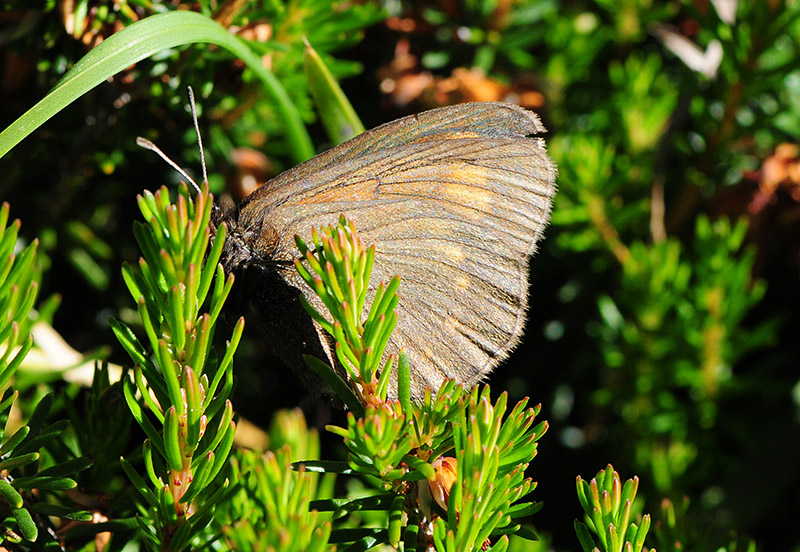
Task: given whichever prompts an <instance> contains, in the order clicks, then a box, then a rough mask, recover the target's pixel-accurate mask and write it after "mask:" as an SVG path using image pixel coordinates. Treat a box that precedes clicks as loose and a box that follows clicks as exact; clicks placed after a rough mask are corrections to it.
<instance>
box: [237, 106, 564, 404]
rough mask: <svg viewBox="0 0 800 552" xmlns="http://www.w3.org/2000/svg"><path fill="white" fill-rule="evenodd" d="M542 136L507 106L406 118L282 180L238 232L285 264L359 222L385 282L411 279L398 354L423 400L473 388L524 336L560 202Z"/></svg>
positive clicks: (393, 346) (249, 211)
mask: <svg viewBox="0 0 800 552" xmlns="http://www.w3.org/2000/svg"><path fill="white" fill-rule="evenodd" d="M542 132H544V128H543V127H542V126H541V124H540V122H539V120H538V118H537V117H536V115H535V114H533V113H531V112H529V111H526V110H524V109H521V108H518V107H516V106H511V105H507V104H499V103H474V104H462V105H458V106H452V107H447V108H442V109H436V110H432V111H429V112H425V113H422V114H420V115H416V116H412V117H406V118H404V119H400V120H398V121H394V122H392V123H388V124H387V125H383V126H381V127H378V128H377V129H375V130H372V131H369V132H366V133H364V134H362V135H360V136H358V137H356V138H354V139H353V140H351V141H349V142H346V143H344V144H342V145H340V146H338V147H336V148H333V149H332V150H330V151H328V152H326V153H323V154H321V155H320V156H317V157H316V158H314V159H312V160H311V161H309V162H307V163H304V164H302V165H299V166H298V167H296V168H295V169H292V170H289V171H287V172H285V173H283V174H281V175H280V176H278V177H277V178H276V179H274V180H273V181H270V182H269V183H267V184H266V185H265V186H264V187H262V188H260V189H259V190H257V191H256V192H254V193H253V194H252V195H251V196H250V197H248V198H247V199H246V200H245V202H244V204H243V207H242V208H241V212H240V217H239V225H240V226H241V225H244V226H247V227H250V228H265V227H270V228H271V229H272V232H273V233H274V234H275V235H276V236H277V237H278V241H277V245H276V248H277V249H276V250H275V252H274V258H275V259H278V260H284V259H291V258H293V256H294V255H296V252H295V247H294V241H293V236H294V235H295V234H299V235H300V236H302V237H303V238H304V239H306V240H308V239H309V233H310V232H309V231H310V227H311V226H312V225H313V226H317V227H319V226H321V225H324V224H331V223H335V222H336V220H337V217H338V215H339V214H340V213H344V214H346V215H347V216H348V217H349V218H350V219H351V220H352V221H353V222H354V223H355V226H356V228H357V229H358V231H359V233H360V235H361V237H362V239H363V240H364V241H365V242H366V243H367V244H375V246H376V250H377V251H376V260H375V266H374V268H373V276H372V281H373V282H374V283H375V284H376V285H377V282H378V281H380V280H384V281H388V280H389V278H391V277H392V276H393V275H399V276H400V278H401V280H402V283H401V286H400V292H399V293H400V302H399V304H398V307H397V313H398V323H397V327H396V329H395V332H394V334H393V336H392V340H391V342H390V345H389V349H390V352H393V351H394V352H396V351H397V350H399V349H400V348H404V349H405V350H406V351H407V353H408V355H409V358H410V364H411V367H412V368H411V369H412V394H413V395H414V396H421V394H422V393H423V392H424V389H425V387H426V386H431V387H433V388H434V389H436V388H437V387H438V385H439V384H440V383H441V381H442V379H443V378H444V377H452V378H456V379H457V380H458V381H459V382H461V383H463V384H464V385H465V386H468V387H469V386H472V385H474V384H475V383H476V382H478V381H479V380H480V379H481V378H482V377H484V376H485V375H486V374H487V373H488V372H489V371H491V369H492V368H494V366H496V365H497V364H498V363H499V362H500V361H501V360H502V359H504V358H505V357H506V356H507V355H508V352H509V351H510V349H512V348H513V347H514V346H515V345H516V343H517V342H518V340H519V337H520V334H521V333H522V329H523V325H524V320H525V314H526V310H527V294H528V283H527V273H528V258H529V257H530V255H531V254H532V253H533V252H534V250H535V244H536V242H537V240H538V239H539V238H540V237H541V235H542V231H543V229H544V227H545V225H546V223H547V221H548V219H549V212H550V206H551V201H552V197H553V195H554V193H555V174H556V171H555V167H554V165H553V163H552V162H551V161H550V159H549V157H548V156H547V154H546V151H545V148H544V143H543V141H542V139H541V138H538V137H535V135H537V134H541V133H542ZM532 136H534V137H532ZM285 278H286V279H287V280H288V281H289V282H290V283H292V284H293V285H295V286H297V287H298V288H299V289H303V290H305V285H304V284H302V283H301V282H300V280H299V277H297V276H296V275H295V274H294V273H292V272H291V271H287V273H286V274H285ZM372 292H374V289H373V290H372ZM304 293H305V291H304ZM307 295H310V292H309V293H308V294H307ZM309 298H310V299H313V298H312V297H309ZM320 307H321V305H320Z"/></svg>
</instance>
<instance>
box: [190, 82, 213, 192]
mask: <svg viewBox="0 0 800 552" xmlns="http://www.w3.org/2000/svg"><path fill="white" fill-rule="evenodd" d="M189 105H191V106H192V120H193V121H194V131H195V134H197V146H198V147H199V148H200V164H201V165H202V166H203V184H208V173H207V172H206V154H205V151H203V138H202V136H200V123H198V122H197V106H196V105H195V103H194V90H192V87H191V86H190V87H189Z"/></svg>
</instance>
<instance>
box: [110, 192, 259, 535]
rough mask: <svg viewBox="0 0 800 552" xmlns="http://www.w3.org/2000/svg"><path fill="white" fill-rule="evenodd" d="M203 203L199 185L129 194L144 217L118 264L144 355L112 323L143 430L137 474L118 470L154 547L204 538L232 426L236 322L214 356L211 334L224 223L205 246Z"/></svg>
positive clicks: (207, 214)
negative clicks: (128, 365)
mask: <svg viewBox="0 0 800 552" xmlns="http://www.w3.org/2000/svg"><path fill="white" fill-rule="evenodd" d="M212 202H213V197H212V196H211V194H209V193H208V188H207V186H205V185H204V188H203V190H201V191H200V192H199V193H198V194H197V197H195V198H194V199H193V198H192V197H191V195H190V193H189V190H188V188H187V186H185V185H184V186H182V187H181V189H180V190H179V192H178V197H177V201H175V202H174V203H171V202H170V199H169V192H168V190H167V189H166V188H162V189H160V190H159V191H157V192H156V193H155V194H152V193H150V192H145V193H144V195H142V196H139V208H140V209H141V211H142V215H143V216H144V218H145V221H146V222H145V223H137V224H136V226H135V227H134V233H135V235H136V238H137V241H138V242H139V245H140V247H141V249H142V254H143V257H142V258H141V259H140V260H139V264H138V266H137V267H133V266H129V265H126V266H125V267H124V268H123V276H124V278H125V282H126V283H127V285H128V290H129V291H130V293H131V295H132V296H133V298H134V300H135V301H136V303H137V304H138V307H139V316H140V318H141V322H142V325H143V326H144V329H145V334H146V337H147V341H146V343H147V344H148V348H149V351H148V349H146V348H145V347H144V346H143V345H142V344H141V342H140V341H139V340H138V339H137V338H136V336H135V335H134V333H133V331H132V330H131V329H130V328H128V327H127V326H126V325H124V324H122V323H121V322H118V321H113V322H112V327H113V329H114V333H115V334H116V335H117V338H118V339H119V340H120V343H121V344H122V345H123V347H124V348H125V350H126V351H127V352H128V354H129V355H130V356H131V359H132V360H133V361H134V363H135V365H134V368H133V382H130V381H126V385H125V386H124V392H125V400H126V402H127V403H128V407H129V408H130V410H131V413H132V415H133V416H134V418H135V419H136V421H137V422H138V423H139V425H140V426H141V427H142V429H143V430H144V432H145V434H146V435H147V440H146V441H145V442H144V445H143V455H144V464H145V470H146V476H147V479H146V480H145V479H143V478H142V477H141V476H140V475H139V474H138V473H137V472H136V471H135V469H134V468H133V466H131V465H130V464H129V463H128V462H127V461H125V460H123V468H124V469H125V472H126V473H127V474H128V476H129V477H130V478H131V481H132V482H133V484H134V486H135V487H136V488H137V490H138V491H139V493H140V494H141V496H142V498H143V499H144V504H146V505H147V507H146V508H144V509H143V510H142V515H141V516H140V517H139V518H137V519H138V521H139V523H140V527H141V529H142V532H143V534H144V535H146V536H147V540H146V541H145V542H147V543H148V545H149V546H150V547H151V548H152V549H154V550H165V549H169V550H187V549H190V548H191V547H192V546H196V545H197V544H196V542H198V540H199V541H202V540H203V539H206V540H208V539H210V538H212V537H211V536H210V535H209V534H207V533H206V532H205V531H206V529H207V526H208V524H209V522H210V520H211V518H212V517H213V514H214V508H215V507H216V504H217V501H218V500H219V499H220V496H221V495H222V493H224V492H225V488H226V486H227V482H226V481H220V480H218V476H220V473H221V472H222V470H223V468H224V467H225V466H226V465H227V459H228V455H229V453H230V451H231V447H232V445H233V437H234V433H235V429H236V424H235V423H234V421H233V406H232V404H231V402H230V400H228V396H229V395H230V392H231V389H232V386H233V353H234V351H235V350H236V347H237V345H238V343H239V339H240V338H241V335H242V330H243V327H244V319H240V320H239V321H238V322H237V323H236V325H235V326H234V329H233V335H232V337H231V340H230V342H229V343H228V345H227V348H226V350H225V353H224V355H223V356H222V358H217V357H216V355H215V354H214V353H213V351H212V343H213V337H214V330H215V328H216V324H217V322H218V319H219V316H220V312H221V310H222V305H223V303H224V302H225V298H226V297H227V296H228V293H229V292H230V289H231V286H232V285H233V276H232V275H229V276H227V277H226V276H225V273H224V271H223V269H222V265H220V264H219V258H220V255H221V251H222V244H223V243H224V240H225V232H226V229H225V226H224V225H223V226H220V227H219V228H218V229H217V234H216V237H215V239H214V245H213V247H211V248H210V249H209V243H210V240H211V227H210V224H209V222H210V219H211V210H212V207H213V203H212ZM137 396H138V397H139V398H137ZM151 416H152V417H154V418H155V420H152V419H151ZM193 543H195V544H193Z"/></svg>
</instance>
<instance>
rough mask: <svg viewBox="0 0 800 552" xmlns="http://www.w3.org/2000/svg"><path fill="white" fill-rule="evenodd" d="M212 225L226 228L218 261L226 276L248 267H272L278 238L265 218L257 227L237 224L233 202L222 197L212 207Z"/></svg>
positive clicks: (236, 212)
mask: <svg viewBox="0 0 800 552" xmlns="http://www.w3.org/2000/svg"><path fill="white" fill-rule="evenodd" d="M212 221H213V226H214V228H218V227H219V225H220V224H223V223H224V224H225V225H226V226H227V227H228V235H227V237H226V238H225V244H224V245H223V246H222V259H221V262H222V265H223V266H224V267H225V269H226V270H227V271H228V272H233V273H236V272H239V271H240V270H242V269H244V268H246V267H247V266H249V265H260V266H267V265H271V264H274V255H275V251H276V250H277V248H278V243H279V237H278V234H277V232H276V230H275V228H274V227H273V226H272V225H271V224H269V223H268V222H267V220H266V218H262V220H260V221H258V222H259V223H258V224H248V225H241V224H239V222H238V210H237V208H236V206H235V205H234V203H233V200H231V199H230V197H227V196H223V198H222V200H221V201H220V202H219V204H218V205H217V206H215V209H214V213H213V218H212Z"/></svg>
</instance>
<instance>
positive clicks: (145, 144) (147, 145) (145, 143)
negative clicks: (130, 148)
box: [136, 136, 205, 194]
mask: <svg viewBox="0 0 800 552" xmlns="http://www.w3.org/2000/svg"><path fill="white" fill-rule="evenodd" d="M136 145H137V146H139V147H142V148H144V149H148V150H150V151H152V152H155V153H157V154H158V156H159V157H161V159H163V160H164V161H166V162H167V164H168V165H169V166H170V167H172V168H173V169H175V170H176V171H178V173H179V174H180V175H181V176H182V177H184V178H185V179H186V180H188V181H189V182H190V183H191V184H192V186H194V189H195V190H197V193H198V194H199V193H200V186H198V185H197V182H195V181H194V179H193V178H192V177H191V176H189V174H188V173H187V172H186V171H184V170H183V169H182V168H180V167H179V166H178V164H177V163H176V162H175V161H173V160H172V159H170V158H169V157H167V154H165V153H164V152H163V151H161V150H160V149H159V148H158V146H157V145H155V144H154V143H153V142H151V141H150V140H148V139H147V138H142V137H141V136H137V137H136ZM203 172H205V165H203Z"/></svg>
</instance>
